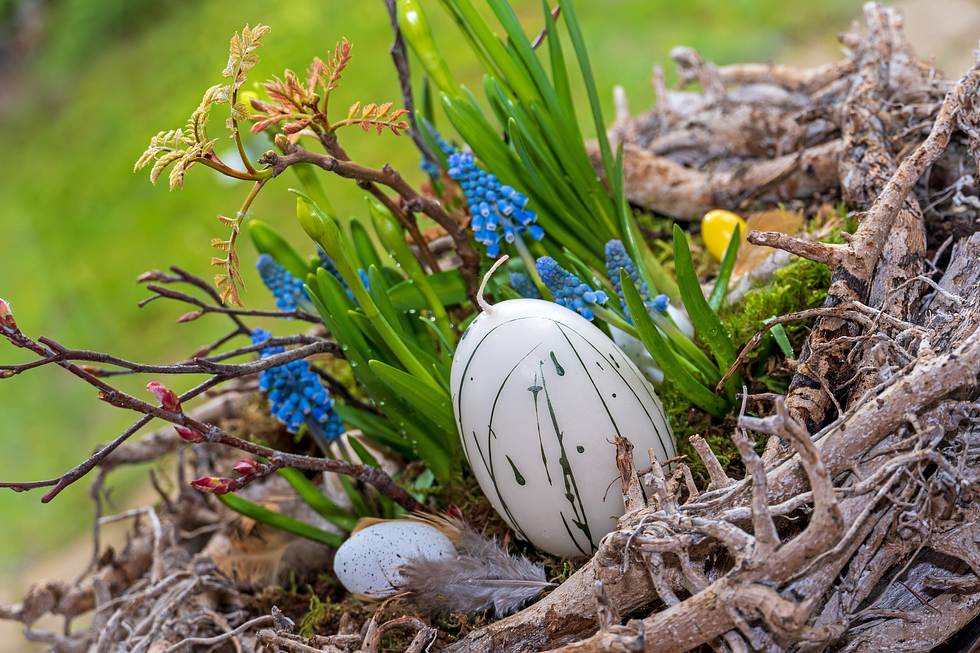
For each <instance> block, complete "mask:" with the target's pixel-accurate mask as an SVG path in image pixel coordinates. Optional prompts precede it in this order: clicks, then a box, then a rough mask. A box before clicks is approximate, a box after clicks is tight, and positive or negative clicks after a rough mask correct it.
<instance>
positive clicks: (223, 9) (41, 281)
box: [0, 0, 857, 598]
mask: <svg viewBox="0 0 980 653" xmlns="http://www.w3.org/2000/svg"><path fill="white" fill-rule="evenodd" d="M28 2H30V4H32V5H40V7H41V9H40V13H39V15H40V18H41V20H42V28H41V30H40V33H39V36H38V38H39V39H40V41H39V44H38V46H37V47H35V48H33V49H32V51H31V53H30V54H29V55H26V56H25V57H23V58H22V59H19V60H15V61H13V62H8V69H7V71H6V73H5V74H6V78H4V81H3V82H2V83H7V84H9V85H10V86H8V89H11V88H12V89H13V90H12V91H10V92H8V93H6V94H5V98H6V99H5V101H4V104H3V105H2V106H0V124H2V129H0V152H3V156H2V161H3V166H2V174H0V296H2V297H4V298H5V299H7V300H9V301H10V302H11V304H12V305H13V307H14V310H15V313H16V316H17V319H18V322H19V324H20V325H21V327H22V328H23V329H24V330H25V331H26V332H28V333H30V334H33V335H41V334H43V335H48V336H51V337H54V338H56V339H59V340H60V341H61V342H62V343H64V344H66V345H69V346H74V347H84V348H90V349H97V350H111V351H113V352H114V353H116V354H119V355H122V356H125V357H129V358H133V359H138V360H145V361H164V360H168V359H177V358H179V357H181V356H186V355H187V354H189V353H190V352H192V351H194V350H196V349H197V348H198V347H200V346H201V345H203V344H205V343H206V342H208V341H209V340H211V339H212V338H214V337H216V336H217V335H220V333H222V332H223V330H224V329H225V327H226V325H225V323H224V322H223V321H222V320H219V319H216V318H215V319H203V320H199V321H197V322H194V323H191V324H184V325H178V324H175V323H174V320H175V318H176V317H177V316H178V315H179V314H180V313H182V312H183V308H182V307H180V306H177V305H174V304H167V303H164V302H155V303H153V304H151V305H149V306H148V307H146V308H143V309H138V308H137V307H136V303H137V302H138V301H139V300H140V299H141V298H142V297H144V296H145V291H144V290H142V289H141V288H140V287H139V286H138V285H137V284H136V283H135V279H136V277H137V275H139V274H140V273H141V272H143V271H145V270H147V269H152V268H165V267H166V266H168V265H170V264H178V265H181V266H183V267H185V268H187V269H188V270H191V271H193V272H196V273H198V274H201V275H203V276H206V277H210V275H211V273H212V271H211V269H210V268H209V266H208V261H209V258H210V256H211V251H210V249H209V247H208V242H209V240H210V239H211V238H212V237H218V236H221V237H223V236H224V235H225V234H224V229H223V227H222V226H221V225H220V224H219V223H218V222H217V221H216V219H215V217H216V216H217V215H218V214H219V213H229V212H233V211H234V210H236V208H237V207H238V205H239V204H240V202H241V199H242V197H243V196H244V193H245V192H246V190H247V188H246V187H245V186H242V185H238V184H229V183H226V182H224V181H223V180H221V179H219V178H218V177H217V175H216V174H214V173H212V172H211V171H209V170H206V169H204V168H198V169H194V170H192V171H191V173H190V174H189V175H188V178H187V182H186V187H185V188H184V189H183V190H178V191H174V192H168V190H167V188H166V184H165V183H161V184H160V185H159V186H157V187H153V186H151V185H150V183H149V181H148V180H147V177H146V175H145V174H133V172H132V166H133V162H134V160H135V159H136V157H137V156H138V155H139V153H140V152H141V151H142V150H143V148H144V147H145V145H146V142H147V140H148V139H149V137H150V136H151V135H152V134H154V133H156V132H157V131H158V130H160V129H166V128H171V127H177V126H181V125H182V124H183V122H184V121H185V120H186V118H187V116H188V114H189V113H190V111H191V110H193V108H194V107H195V106H196V105H197V102H198V100H199V98H200V94H201V92H202V91H203V89H205V88H206V87H207V86H209V85H211V84H214V83H217V82H218V81H220V71H221V69H222V67H223V66H224V63H225V59H226V56H227V43H228V38H229V36H230V35H231V34H232V32H234V31H235V30H237V29H240V28H241V26H242V25H243V24H244V23H246V22H248V23H252V24H255V23H257V22H262V23H266V24H268V25H271V26H272V28H273V29H272V32H271V33H270V34H269V35H268V36H267V37H266V39H265V43H264V46H263V47H262V50H261V53H260V55H261V63H260V64H259V65H258V66H257V68H256V69H255V71H254V72H253V74H252V79H253V80H256V81H258V80H262V79H264V78H266V77H268V76H270V75H272V74H276V73H279V72H281V71H282V69H283V68H286V67H291V68H293V69H295V70H303V69H305V67H306V65H307V64H308V62H309V61H310V60H311V58H312V57H313V56H315V55H321V56H322V55H324V54H325V53H327V52H328V51H329V50H330V49H332V47H333V44H334V43H335V42H336V41H337V40H338V39H339V38H340V37H342V36H347V37H348V38H349V39H350V40H351V41H352V42H353V44H354V55H355V56H354V61H353V63H352V65H351V66H350V67H349V68H348V72H347V74H346V76H345V79H344V81H343V84H342V87H341V89H340V91H339V93H338V95H339V98H340V100H339V101H338V106H339V105H344V103H345V102H348V103H352V102H353V101H355V100H361V101H365V102H368V101H385V100H394V101H396V102H397V101H398V100H399V98H398V86H397V83H396V77H395V73H394V70H393V68H392V66H391V64H390V58H389V55H388V46H389V43H390V32H389V26H388V18H387V14H386V13H385V11H384V8H383V5H382V3H381V2H380V0H377V1H376V2H353V1H348V0H289V1H283V2H267V1H260V0H236V2H228V1H219V0H193V1H186V0H185V1H171V2H148V1H147V2H137V1H134V0H49V1H48V2H39V0H27V2H25V0H0V17H4V16H5V17H6V19H8V20H9V19H10V16H11V15H13V13H14V12H16V11H20V10H22V9H23V7H24V6H26V4H28ZM515 5H516V6H517V8H518V10H519V12H520V14H521V16H522V17H523V18H524V19H525V25H526V26H527V28H528V31H529V32H531V31H537V29H538V28H539V26H540V17H539V11H540V3H539V2H538V1H537V0H515ZM425 6H426V7H427V9H428V13H429V15H430V18H431V20H432V22H433V23H434V25H435V35H436V38H437V40H438V42H439V44H440V46H441V48H442V49H443V51H444V54H445V55H446V56H447V58H448V59H449V60H450V61H451V62H452V64H453V67H454V69H455V70H456V72H457V73H458V76H459V78H460V79H461V80H463V81H465V82H467V83H469V84H470V86H471V87H472V88H476V89H478V88H479V78H478V75H479V71H478V68H477V66H476V64H475V62H474V60H473V58H472V57H471V56H470V54H469V53H468V51H466V49H465V45H464V44H463V42H462V40H461V39H460V37H459V36H458V34H457V33H456V31H455V28H454V27H452V26H451V25H450V24H449V22H448V21H447V20H446V16H445V15H444V14H443V12H442V11H441V9H440V8H439V6H438V3H436V2H433V1H429V2H426V3H425ZM856 7H857V3H856V2H854V1H848V0H830V1H826V2H819V3H785V2H781V1H780V0H733V1H728V2H714V1H710V0H689V1H686V2H673V1H670V0H605V1H603V2H599V1H596V0H582V1H580V2H579V3H578V10H579V13H580V19H581V21H582V23H583V28H584V30H585V34H586V37H587V39H588V45H589V48H590V52H591V57H592V63H593V67H594V70H595V74H596V77H597V80H598V83H599V87H600V91H601V93H602V97H603V99H604V102H605V103H606V111H607V114H606V115H607V117H608V116H609V115H611V107H610V106H609V105H610V104H611V89H612V86H613V84H616V83H619V84H623V85H624V86H625V87H626V88H627V89H628V92H629V97H630V101H631V105H632V108H633V110H634V111H637V110H642V109H643V108H645V107H647V106H649V105H650V103H651V101H652V99H653V92H652V89H651V87H650V83H649V79H650V70H651V65H652V64H653V63H655V62H659V63H661V64H664V65H665V67H666V68H667V69H668V70H669V69H670V65H669V57H668V52H669V50H670V48H671V47H672V46H674V45H677V44H685V45H691V46H695V47H697V48H698V49H699V50H700V51H701V52H702V53H703V54H704V56H705V57H707V58H709V59H711V60H714V61H718V62H731V61H741V60H759V59H767V58H769V57H771V56H773V55H774V54H776V53H777V52H780V51H784V50H786V49H787V48H790V47H792V46H793V45H794V44H795V43H798V42H801V41H803V40H806V41H808V42H812V41H813V40H814V39H818V40H819V41H820V42H822V43H826V44H827V45H828V46H830V45H831V44H832V43H833V35H834V32H835V30H836V29H838V28H840V27H843V26H844V25H846V21H845V19H846V18H847V17H850V16H853V15H855V14H856V13H857V10H856ZM34 10H36V7H35V8H34ZM416 69H417V67H416ZM582 107H583V110H582V112H581V115H580V118H581V119H583V125H584V126H585V129H586V131H587V132H588V131H589V130H590V129H591V125H588V124H585V118H586V117H587V114H586V111H587V109H586V107H585V104H584V102H583V104H582ZM214 122H215V124H216V125H220V124H221V120H220V119H218V120H215V121H214ZM217 132H218V127H217V126H216V127H214V128H213V133H217ZM227 144H228V142H227V141H226V142H225V146H227ZM344 145H345V146H346V148H347V149H348V151H349V152H350V153H351V154H352V156H353V157H354V158H355V159H357V160H359V161H361V162H363V163H367V164H370V165H380V164H382V163H384V162H386V161H390V162H391V163H392V164H394V165H395V166H396V167H398V168H400V169H402V170H403V171H404V173H405V174H406V176H407V177H409V178H410V179H413V180H419V179H420V178H421V174H420V173H419V171H418V159H417V155H416V154H415V152H414V151H413V149H412V146H411V142H410V141H409V140H408V139H407V138H402V139H397V138H394V137H392V136H390V135H383V136H375V135H373V134H363V133H360V132H357V131H351V132H350V133H349V134H346V135H345V136H344ZM221 147H222V146H220V145H219V150H220V149H221ZM256 148H257V149H258V150H259V151H261V150H262V149H264V146H263V145H262V144H261V143H257V144H256ZM291 183H293V182H292V179H291V178H287V177H284V178H283V179H282V180H281V181H280V182H277V183H274V184H271V185H270V187H269V188H267V189H266V191H265V192H264V193H263V194H262V196H261V197H260V199H259V201H258V202H257V204H256V205H255V208H254V210H253V215H255V216H261V217H262V218H263V219H265V220H267V221H269V222H271V223H273V224H275V225H277V226H279V227H281V228H282V229H283V230H284V231H285V232H286V233H288V234H291V236H292V237H293V239H294V243H296V244H298V245H304V243H303V240H302V239H301V238H300V235H299V231H298V229H297V228H296V227H295V225H294V220H293V218H292V208H291V206H292V202H291V197H290V195H289V194H288V193H287V192H286V188H287V187H288V186H289V185H290V184H291ZM324 183H325V186H326V188H327V190H328V192H329V194H330V195H331V197H332V198H333V200H334V202H335V204H336V206H337V208H338V209H339V210H340V211H342V212H361V211H363V199H362V194H361V192H360V191H359V189H357V187H356V186H354V185H353V184H351V183H350V182H347V181H346V180H343V179H340V178H325V179H324ZM307 249H308V248H307ZM242 254H243V261H244V267H245V268H246V272H247V274H246V284H247V288H246V292H245V294H244V299H245V301H246V303H247V304H248V305H250V306H253V307H267V306H269V305H270V304H271V302H270V301H269V297H268V296H267V295H266V294H265V293H264V291H263V289H262V287H261V285H260V284H259V282H258V279H257V277H256V276H255V275H254V272H253V269H252V267H251V263H252V262H253V261H254V252H252V250H251V248H250V245H249V244H248V243H247V240H246V241H244V242H243V245H242ZM0 359H2V360H4V361H9V360H12V359H13V360H26V359H25V358H23V356H19V355H18V352H15V351H13V350H12V349H11V348H10V347H9V346H8V345H7V344H6V343H0ZM147 380H149V379H146V378H143V379H127V380H124V381H122V382H121V383H120V384H121V385H122V386H123V387H124V388H126V389H128V390H130V391H133V392H141V387H142V386H143V385H144V384H145V383H146V381H147ZM184 381H185V383H184V385H183V386H181V385H179V384H174V386H175V387H177V388H178V389H183V387H184V386H186V385H190V383H191V382H192V381H193V380H191V379H184ZM132 418H133V416H132V415H126V414H123V413H121V412H120V411H118V410H114V409H111V408H109V407H107V406H104V405H101V404H100V402H99V401H98V400H97V398H96V396H95V393H94V392H93V391H92V390H91V389H90V388H88V387H85V386H84V385H82V384H81V383H78V382H77V380H75V379H74V378H72V377H70V376H69V375H67V374H65V373H64V372H63V371H61V370H58V369H54V368H52V369H45V370H40V371H37V372H34V373H31V374H26V375H22V376H19V377H16V378H13V379H9V380H4V381H0V479H3V480H28V479H36V478H49V477H51V476H53V475H57V474H59V473H61V472H62V471H64V470H66V469H67V468H69V467H71V466H72V465H74V464H75V463H77V462H78V461H79V460H80V459H82V458H83V457H84V456H85V455H86V454H88V453H89V452H90V451H91V450H92V449H93V447H94V446H95V445H96V444H98V443H100V442H104V441H106V440H108V439H109V438H111V437H112V436H113V435H114V434H115V433H116V432H118V431H119V430H120V429H121V428H124V427H125V426H126V425H127V424H128V423H129V421H130V420H131V419H132ZM144 477H145V470H135V471H130V472H126V473H119V474H116V475H115V476H114V477H113V479H112V482H113V484H114V485H115V486H116V488H115V493H114V495H115V497H116V498H117V499H119V500H120V501H124V497H125V496H126V494H127V493H130V492H135V491H136V490H135V489H134V488H135V487H136V485H137V483H139V482H140V481H139V480H138V479H140V478H144ZM88 486H89V481H88V480H83V481H82V482H80V483H78V484H76V485H75V486H73V487H72V488H69V489H68V490H66V491H65V492H64V493H62V494H61V495H60V496H59V497H58V498H57V499H56V500H55V501H53V502H52V503H50V504H47V505H41V504H40V503H39V500H40V496H41V495H40V493H39V492H35V493H29V494H14V493H10V492H3V493H0V515H2V518H3V521H2V527H0V531H2V532H3V533H4V534H5V537H2V538H0V577H4V576H8V577H9V575H12V574H14V573H16V572H17V571H18V570H20V569H23V568H24V567H26V566H28V565H31V564H32V563H33V562H35V561H36V560H37V559H39V558H41V557H43V556H45V555H48V554H50V553H51V552H52V551H53V550H55V549H59V548H61V547H64V546H65V545H66V543H70V542H74V543H77V544H76V545H77V546H79V547H81V546H87V544H85V542H84V540H80V539H79V537H78V536H79V535H80V534H81V533H82V531H83V530H85V529H87V528H88V525H89V523H90V520H91V514H92V512H91V511H92V507H91V503H90V501H89V500H88V498H87V490H88ZM75 571H78V570H75ZM5 584H6V583H5ZM11 598H12V597H11Z"/></svg>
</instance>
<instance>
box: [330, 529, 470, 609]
mask: <svg viewBox="0 0 980 653" xmlns="http://www.w3.org/2000/svg"><path fill="white" fill-rule="evenodd" d="M455 556H456V548H455V547H454V546H453V543H452V542H451V541H450V539H449V538H448V537H446V536H445V535H443V534H442V532H440V531H439V530H438V529H436V528H433V527H432V526H429V525H427V524H421V523H416V522H411V521H390V522H380V523H377V524H373V525H371V526H368V527H367V528H365V529H363V530H360V531H357V532H356V533H354V534H353V535H351V536H350V537H349V538H348V539H347V541H346V542H344V543H343V544H341V545H340V548H339V549H337V555H336V556H335V557H334V563H333V566H334V573H335V574H336V575H337V578H338V579H339V580H340V582H341V584H343V586H344V587H346V588H347V591H349V592H351V593H353V594H360V595H363V596H368V597H370V598H375V599H381V598H385V597H387V596H391V595H392V594H395V593H396V592H397V591H398V589H397V588H398V586H399V585H400V584H401V574H399V573H398V569H399V568H400V567H401V566H402V565H403V564H405V562H406V561H408V560H410V559H420V558H423V559H426V560H443V559H449V558H454V557H455Z"/></svg>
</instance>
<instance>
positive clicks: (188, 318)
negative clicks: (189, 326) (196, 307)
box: [177, 311, 204, 323]
mask: <svg viewBox="0 0 980 653" xmlns="http://www.w3.org/2000/svg"><path fill="white" fill-rule="evenodd" d="M202 315H204V311H189V312H187V313H184V314H183V315H181V316H180V317H178V318H177V322H178V323H183V322H193V321H194V320H196V319H197V318H199V317H201V316H202Z"/></svg>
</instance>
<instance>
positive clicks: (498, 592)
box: [399, 522, 553, 617]
mask: <svg viewBox="0 0 980 653" xmlns="http://www.w3.org/2000/svg"><path fill="white" fill-rule="evenodd" d="M453 525H454V526H456V527H457V528H458V529H459V535H458V537H456V538H454V544H455V545H456V551H457V552H458V554H459V555H457V556H456V558H454V559H448V560H425V559H412V560H409V561H407V562H406V563H405V564H404V565H402V567H401V568H400V569H399V573H400V574H401V577H402V583H401V585H400V587H399V589H400V590H403V591H407V592H409V600H411V601H412V602H413V603H414V604H415V605H416V606H417V607H418V608H419V609H421V610H423V611H425V612H428V613H433V614H439V613H447V612H466V613H473V612H481V611H483V610H486V609H488V608H490V607H491V606H493V609H494V613H495V614H496V615H497V616H498V617H502V616H504V615H507V614H510V613H511V612H515V611H516V610H517V609H519V608H520V607H521V606H522V605H524V604H525V603H527V602H528V601H530V600H531V599H533V598H534V597H536V596H537V595H538V594H540V593H541V591H542V590H544V589H547V588H549V587H553V584H552V583H549V582H548V581H547V580H546V579H545V575H544V567H542V566H541V565H538V564H535V563H533V562H531V561H530V560H528V559H527V558H525V557H524V556H514V555H510V554H509V553H507V551H505V550H504V549H503V547H501V546H500V545H499V544H498V543H497V540H496V539H490V538H486V537H484V536H482V535H480V534H479V533H477V532H476V531H475V530H473V529H472V528H470V527H469V526H467V525H465V524H462V523H460V522H455V523H454V524H453Z"/></svg>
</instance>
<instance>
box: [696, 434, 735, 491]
mask: <svg viewBox="0 0 980 653" xmlns="http://www.w3.org/2000/svg"><path fill="white" fill-rule="evenodd" d="M688 441H689V442H690V443H691V446H692V447H694V450H695V451H696V452H697V454H698V457H700V458H701V461H702V462H703V463H704V468H705V469H706V470H707V472H708V478H710V479H711V482H710V483H709V484H708V490H717V489H720V488H724V487H728V486H729V485H731V484H732V483H734V481H733V480H732V479H730V478H729V477H728V474H726V473H725V468H724V467H722V466H721V463H720V462H718V458H717V457H716V456H715V452H714V451H712V450H711V445H709V444H708V443H707V441H706V440H705V439H704V438H702V437H701V436H700V435H692V436H691V437H690V438H688Z"/></svg>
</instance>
